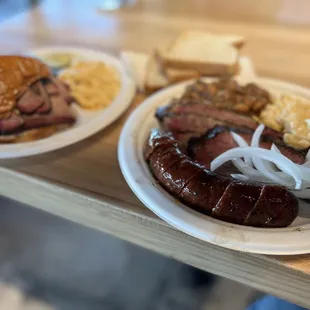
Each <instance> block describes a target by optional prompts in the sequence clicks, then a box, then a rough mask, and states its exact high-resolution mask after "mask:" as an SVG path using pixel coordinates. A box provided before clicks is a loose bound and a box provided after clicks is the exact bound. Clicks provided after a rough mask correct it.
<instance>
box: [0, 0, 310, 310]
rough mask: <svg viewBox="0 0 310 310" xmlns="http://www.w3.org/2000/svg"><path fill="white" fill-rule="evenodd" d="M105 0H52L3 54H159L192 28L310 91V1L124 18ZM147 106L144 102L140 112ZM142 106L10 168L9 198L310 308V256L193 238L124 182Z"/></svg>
mask: <svg viewBox="0 0 310 310" xmlns="http://www.w3.org/2000/svg"><path fill="white" fill-rule="evenodd" d="M102 2H104V0H101V1H100V0H96V1H74V0H63V1H61V0H46V1H44V2H43V3H42V4H41V5H40V6H39V7H37V8H35V9H33V10H31V11H28V12H25V13H22V14H20V15H17V16H15V17H13V18H11V19H9V20H7V21H4V22H3V23H2V24H1V25H0V40H1V53H14V52H21V51H25V50H27V49H29V48H32V47H37V46H43V45H60V44H66V45H75V46H83V47H84V46H86V47H92V48H96V49H99V50H102V51H106V52H111V53H118V52H119V51H120V50H121V49H124V48H126V49H133V50H136V51H145V52H151V51H152V49H153V48H154V47H158V46H164V45H165V44H167V43H168V42H169V41H170V40H171V39H172V38H173V37H174V36H175V35H177V34H178V33H179V32H180V31H181V30H184V29H205V30H208V31H212V32H214V33H225V34H240V35H244V36H245V37H246V38H247V44H246V46H245V48H244V52H243V53H244V54H245V55H247V56H249V57H251V59H252V60H253V62H254V64H255V67H256V70H257V72H258V74H260V75H264V76H269V77H274V78H280V79H283V80H287V81H291V82H295V83H298V84H301V85H304V86H308V87H310V73H309V68H310V57H309V54H310V2H309V1H307V0H297V1H296V0H263V1H256V2H254V1H246V0H235V1H224V0H218V1H207V0H195V1H186V0H169V1H166V0H141V1H137V2H136V3H135V4H134V5H132V6H128V7H125V8H122V9H121V10H119V11H114V12H99V10H98V8H99V7H100V3H102ZM140 100H141V98H136V100H135V103H133V106H134V105H135V104H138V103H139V101H140ZM133 106H132V107H131V108H130V109H129V111H127V112H126V114H125V115H123V116H122V117H121V118H120V119H119V120H118V121H116V122H115V123H114V124H112V125H111V126H109V127H108V128H106V129H105V130H103V131H102V132H100V133H98V134H97V135H95V136H93V137H91V138H89V139H87V140H85V141H83V142H80V143H77V144H75V145H73V146H70V147H67V148H64V149H62V150H59V151H55V152H52V153H49V154H45V155H40V156H35V157H31V158H26V159H18V160H7V161H1V162H0V164H1V166H2V168H0V194H2V195H4V196H7V197H9V198H12V199H15V200H18V201H21V202H24V203H27V204H29V205H31V206H33V207H36V208H39V209H41V210H45V211H47V212H49V213H52V214H56V215H58V216H61V217H63V218H66V219H69V220H72V221H75V222H77V223H80V224H82V225H86V226H89V227H93V228H94V229H98V230H101V231H104V232H107V233H109V234H111V235H114V236H117V237H119V238H122V239H125V240H128V241H130V242H133V243H135V244H138V245H140V246H143V247H145V248H148V249H151V250H154V251H156V252H158V253H162V254H164V255H167V256H170V257H173V258H175V259H177V260H180V261H182V262H185V263H187V264H190V265H193V266H195V267H198V268H201V269H203V270H206V271H209V272H212V273H214V274H218V275H221V276H224V277H227V278H230V279H234V280H236V281H239V282H241V283H244V284H247V285H250V286H252V287H254V288H257V289H259V290H262V291H264V292H266V293H269V294H273V295H276V296H279V297H281V298H284V299H287V300H289V301H292V302H294V303H297V304H299V305H302V306H305V307H310V255H298V256H287V257H271V256H264V255H253V254H248V253H239V252H236V251H231V250H227V249H224V248H221V247H218V246H214V245H211V244H208V243H205V242H202V241H199V240H196V239H194V238H192V237H189V236H187V235H185V234H183V233H181V232H179V231H177V230H175V229H174V228H172V227H171V226H169V225H168V224H166V223H164V222H163V221H162V220H160V219H159V218H157V217H156V216H155V215H154V214H153V213H152V212H150V211H149V210H148V209H147V208H146V207H144V206H143V205H142V204H141V203H140V202H139V201H138V199H137V198H136V197H135V196H134V194H133V193H132V192H131V190H130V189H129V187H128V186H127V184H126V182H125V180H124V178H123V177H122V174H121V171H120V169H119V165H118V162H117V142H118V137H119V134H120V130H121V128H122V125H123V123H124V121H125V120H126V118H127V117H128V115H129V114H130V111H132V109H133Z"/></svg>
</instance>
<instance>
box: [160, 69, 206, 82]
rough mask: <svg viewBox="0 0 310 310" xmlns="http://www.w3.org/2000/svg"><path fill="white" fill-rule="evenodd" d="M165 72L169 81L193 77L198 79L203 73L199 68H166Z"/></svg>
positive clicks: (179, 80)
mask: <svg viewBox="0 0 310 310" xmlns="http://www.w3.org/2000/svg"><path fill="white" fill-rule="evenodd" d="M165 73H166V76H167V78H168V80H169V83H177V82H181V81H186V80H191V79H198V78H200V77H201V74H200V73H199V72H198V71H197V70H191V69H173V68H165Z"/></svg>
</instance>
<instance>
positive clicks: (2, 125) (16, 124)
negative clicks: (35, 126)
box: [0, 113, 24, 134]
mask: <svg viewBox="0 0 310 310" xmlns="http://www.w3.org/2000/svg"><path fill="white" fill-rule="evenodd" d="M23 124H24V120H23V118H22V117H21V116H20V115H17V114H15V113H12V114H11V115H10V117H9V118H7V119H1V120H0V133H1V134H8V133H12V132H16V131H17V130H18V129H20V128H21V127H22V126H23Z"/></svg>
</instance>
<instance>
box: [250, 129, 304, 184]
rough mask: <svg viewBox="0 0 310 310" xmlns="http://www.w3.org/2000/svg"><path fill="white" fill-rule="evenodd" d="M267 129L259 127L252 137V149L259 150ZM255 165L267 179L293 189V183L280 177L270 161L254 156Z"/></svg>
mask: <svg viewBox="0 0 310 310" xmlns="http://www.w3.org/2000/svg"><path fill="white" fill-rule="evenodd" d="M264 129H265V126H264V125H263V124H261V125H259V126H258V127H257V128H256V130H255V132H254V134H253V137H252V141H251V146H252V147H258V148H259V141H260V137H261V135H262V133H263V131H264ZM252 161H253V164H254V166H255V168H256V169H257V170H258V171H260V172H261V173H262V174H263V175H264V176H265V177H266V178H268V179H270V180H272V181H273V182H274V183H278V184H281V185H284V186H286V187H292V184H291V182H289V181H288V180H287V179H286V178H285V177H282V176H281V175H278V174H277V173H276V172H277V170H276V169H275V167H274V165H273V164H271V163H270V162H269V161H265V160H263V159H261V158H260V157H256V156H254V157H253V158H252ZM300 186H301V185H299V186H298V185H297V183H296V187H297V188H298V187H299V188H300Z"/></svg>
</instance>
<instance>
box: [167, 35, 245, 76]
mask: <svg viewBox="0 0 310 310" xmlns="http://www.w3.org/2000/svg"><path fill="white" fill-rule="evenodd" d="M243 43H244V40H243V38H242V37H239V36H218V35H213V34H209V33H205V32H202V31H187V32H183V33H181V34H180V36H179V37H178V38H177V39H176V40H175V41H174V42H173V43H172V45H171V46H170V47H169V48H168V50H166V51H165V52H163V53H161V58H162V60H163V64H164V66H165V67H166V68H173V69H186V70H197V71H199V72H200V73H201V74H204V75H232V74H235V73H236V72H237V71H238V57H239V50H238V48H240V47H241V46H242V45H243Z"/></svg>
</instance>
